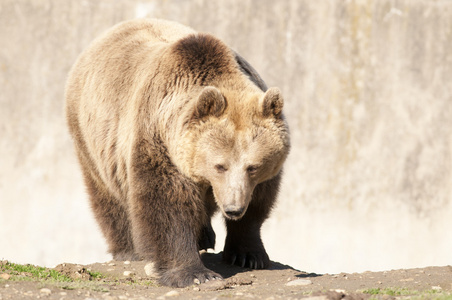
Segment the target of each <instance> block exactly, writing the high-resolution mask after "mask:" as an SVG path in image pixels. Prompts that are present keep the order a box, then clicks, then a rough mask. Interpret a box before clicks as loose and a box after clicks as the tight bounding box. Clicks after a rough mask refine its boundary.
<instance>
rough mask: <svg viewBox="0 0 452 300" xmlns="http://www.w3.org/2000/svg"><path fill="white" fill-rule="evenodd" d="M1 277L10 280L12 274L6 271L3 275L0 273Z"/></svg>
mask: <svg viewBox="0 0 452 300" xmlns="http://www.w3.org/2000/svg"><path fill="white" fill-rule="evenodd" d="M0 277H1V278H2V279H5V280H8V279H10V278H11V275H9V274H6V273H3V274H2V275H0Z"/></svg>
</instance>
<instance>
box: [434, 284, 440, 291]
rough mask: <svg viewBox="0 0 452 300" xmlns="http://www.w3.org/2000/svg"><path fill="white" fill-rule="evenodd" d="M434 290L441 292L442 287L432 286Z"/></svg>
mask: <svg viewBox="0 0 452 300" xmlns="http://www.w3.org/2000/svg"><path fill="white" fill-rule="evenodd" d="M432 290H435V291H441V290H442V288H441V287H440V286H437V285H434V286H432Z"/></svg>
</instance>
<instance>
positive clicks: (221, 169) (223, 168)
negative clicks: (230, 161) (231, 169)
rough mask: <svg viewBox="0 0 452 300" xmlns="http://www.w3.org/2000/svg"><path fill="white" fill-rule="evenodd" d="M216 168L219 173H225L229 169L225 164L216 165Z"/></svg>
mask: <svg viewBox="0 0 452 300" xmlns="http://www.w3.org/2000/svg"><path fill="white" fill-rule="evenodd" d="M215 170H217V172H218V173H224V172H226V171H227V170H228V169H227V168H226V167H225V166H223V165H215Z"/></svg>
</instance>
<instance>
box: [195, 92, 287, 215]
mask: <svg viewBox="0 0 452 300" xmlns="http://www.w3.org/2000/svg"><path fill="white" fill-rule="evenodd" d="M282 108H283V98H282V96H281V93H280V91H279V89H277V88H270V89H268V90H267V91H266V92H265V93H264V92H262V91H260V90H259V92H256V93H254V94H252V95H249V94H244V93H243V92H242V93H240V92H228V91H220V90H219V89H218V88H216V87H211V86H208V87H204V88H203V89H202V91H201V92H200V93H199V96H198V98H197V101H196V104H195V107H194V109H193V113H192V117H191V122H192V124H193V125H192V126H193V128H196V129H195V130H194V132H196V134H194V135H192V136H191V137H192V139H191V142H192V143H193V144H194V146H195V147H194V148H192V149H193V150H194V151H192V153H191V154H190V155H191V156H192V157H191V158H190V161H191V162H192V165H191V169H192V170H191V172H190V173H192V175H193V176H194V177H195V178H197V179H198V180H199V181H202V182H205V183H206V184H208V185H210V186H211V187H212V189H213V193H214V197H215V201H216V202H217V204H218V206H219V207H220V209H221V211H222V213H223V214H224V216H225V217H227V218H229V219H232V220H237V219H240V218H241V217H242V216H243V215H244V214H245V212H246V210H247V208H248V205H249V203H250V201H251V198H252V194H253V191H254V188H255V187H256V185H258V184H259V183H262V182H264V181H266V180H269V179H271V178H273V177H275V176H276V175H278V173H279V172H280V171H281V168H282V165H283V162H284V160H285V159H286V157H287V154H288V152H289V133H288V127H287V124H286V122H285V120H284V117H283V115H282Z"/></svg>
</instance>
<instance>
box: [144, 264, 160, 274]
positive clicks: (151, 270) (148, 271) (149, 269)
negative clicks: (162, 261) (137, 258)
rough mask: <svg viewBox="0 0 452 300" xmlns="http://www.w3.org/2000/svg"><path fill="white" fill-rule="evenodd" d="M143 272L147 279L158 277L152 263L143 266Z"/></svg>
mask: <svg viewBox="0 0 452 300" xmlns="http://www.w3.org/2000/svg"><path fill="white" fill-rule="evenodd" d="M144 272H145V273H146V275H147V276H149V277H157V276H158V274H157V272H156V271H155V268H154V263H152V262H150V263H147V264H146V265H145V266H144Z"/></svg>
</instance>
